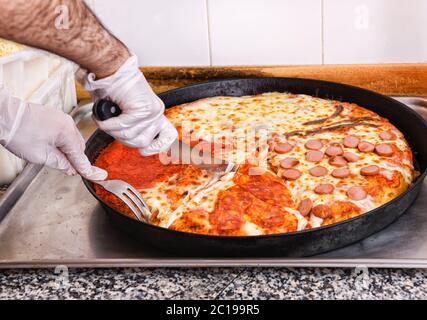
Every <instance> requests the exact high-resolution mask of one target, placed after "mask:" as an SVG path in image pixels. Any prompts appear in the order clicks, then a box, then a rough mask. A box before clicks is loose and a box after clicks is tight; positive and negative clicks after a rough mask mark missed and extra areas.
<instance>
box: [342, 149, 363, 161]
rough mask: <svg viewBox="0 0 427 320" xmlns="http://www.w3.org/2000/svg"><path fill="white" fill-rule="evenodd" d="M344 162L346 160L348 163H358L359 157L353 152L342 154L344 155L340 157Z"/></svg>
mask: <svg viewBox="0 0 427 320" xmlns="http://www.w3.org/2000/svg"><path fill="white" fill-rule="evenodd" d="M342 156H343V157H344V158H345V160H347V161H348V162H356V161H359V156H358V155H357V154H355V153H353V152H349V151H347V152H344V154H343V155H342Z"/></svg>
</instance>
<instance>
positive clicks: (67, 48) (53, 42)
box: [0, 0, 177, 180]
mask: <svg viewBox="0 0 427 320" xmlns="http://www.w3.org/2000/svg"><path fill="white" fill-rule="evenodd" d="M59 5H61V6H64V5H65V6H67V7H68V10H69V12H70V13H71V26H70V28H69V29H68V30H66V31H64V30H62V29H61V28H57V26H56V25H55V24H54V23H53V21H56V18H57V12H56V8H57V7H58V6H59ZM34 17H37V19H34ZM33 20H37V21H34V22H31V23H28V21H33ZM21 25H25V26H26V28H21V27H20V26H21ZM0 37H2V38H6V39H9V40H12V41H16V42H19V43H23V44H27V45H30V46H33V47H38V48H41V49H44V50H47V51H50V52H53V53H56V54H58V55H60V56H63V57H65V58H67V59H69V60H72V61H74V62H76V63H77V64H78V65H80V66H81V67H82V68H83V69H86V70H89V71H90V72H91V73H89V74H87V75H86V76H85V77H84V79H80V80H81V82H82V83H83V84H84V86H85V88H86V89H87V90H88V91H89V92H90V93H91V95H92V97H93V99H94V101H96V100H98V99H100V98H108V99H111V100H112V101H113V102H115V103H117V104H118V105H119V106H120V109H121V112H122V113H121V114H120V115H119V116H118V117H115V118H111V119H108V120H105V121H99V120H96V123H97V125H98V126H99V127H100V128H101V129H102V130H104V131H105V132H107V133H108V134H110V135H111V136H113V137H115V138H116V139H118V140H120V141H121V142H122V143H123V144H125V145H127V146H129V147H133V148H139V149H140V150H141V153H142V154H143V155H151V154H156V153H159V152H162V151H165V150H167V149H168V148H169V146H170V145H171V144H172V142H173V141H174V140H175V139H176V138H177V132H176V130H175V128H174V127H173V126H172V125H171V124H170V123H169V121H168V120H167V119H166V117H165V116H164V115H163V111H164V105H163V102H162V101H161V100H160V99H159V98H158V97H157V96H156V95H155V94H154V92H153V91H152V90H151V88H150V86H149V85H148V83H147V81H146V80H145V78H144V76H143V74H142V73H141V72H140V70H139V69H138V61H137V58H136V57H135V56H134V55H130V54H129V51H128V50H127V48H126V46H124V45H123V43H121V42H120V41H119V40H118V39H117V38H115V37H114V36H113V35H112V34H111V33H110V32H109V31H108V30H107V29H106V28H104V26H103V25H102V24H101V23H100V22H99V20H98V19H97V18H96V16H95V15H94V14H93V13H92V12H91V11H90V9H89V8H88V7H87V6H86V5H85V3H84V2H83V1H82V0H51V1H50V2H49V6H47V5H46V2H45V0H28V1H26V2H25V5H23V4H21V3H18V2H14V1H9V0H0ZM0 144H1V145H3V146H5V147H6V148H7V149H8V150H9V151H11V152H13V153H14V154H15V155H17V156H19V157H21V158H23V159H25V160H27V161H29V162H32V163H36V164H45V165H47V166H49V167H52V168H55V169H59V170H61V171H63V172H64V173H66V174H69V175H72V174H76V173H79V174H81V175H82V176H83V177H85V178H87V179H90V180H104V179H105V178H106V177H107V172H106V171H105V170H102V169H100V168H97V167H94V166H92V165H91V164H90V162H89V160H88V158H87V157H86V155H85V154H84V149H85V144H84V140H83V138H82V136H81V134H80V132H79V131H78V129H77V127H76V125H75V124H74V122H73V120H72V118H71V117H70V116H69V115H66V114H64V113H63V112H61V111H59V110H52V109H47V108H46V107H43V106H41V105H36V104H32V103H27V102H24V101H22V100H20V99H17V98H15V97H12V96H11V95H10V93H9V92H8V91H7V90H6V89H4V88H2V87H1V85H0Z"/></svg>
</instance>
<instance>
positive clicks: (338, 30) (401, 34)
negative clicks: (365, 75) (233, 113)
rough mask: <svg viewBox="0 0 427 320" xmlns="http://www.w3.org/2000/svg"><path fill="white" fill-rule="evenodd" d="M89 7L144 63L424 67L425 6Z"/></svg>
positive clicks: (196, 1) (313, 2) (213, 2)
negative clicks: (422, 65)
mask: <svg viewBox="0 0 427 320" xmlns="http://www.w3.org/2000/svg"><path fill="white" fill-rule="evenodd" d="M86 1H87V2H88V4H90V6H91V7H92V9H93V10H94V11H95V13H97V15H98V16H99V17H100V19H101V20H102V21H103V22H104V24H105V25H106V26H107V27H108V28H110V29H111V30H112V31H113V32H114V33H115V34H116V35H117V36H118V37H119V38H120V39H121V40H122V41H123V42H125V43H126V44H127V45H128V46H129V47H130V48H131V50H132V51H134V52H135V53H137V55H138V56H139V58H140V63H141V64H142V65H149V66H161V65H164V66H190V65H191V66H200V65H209V64H212V65H274V64H285V65H286V64H321V63H328V64H334V63H405V62H427V27H426V21H427V0H86ZM322 13H323V16H322Z"/></svg>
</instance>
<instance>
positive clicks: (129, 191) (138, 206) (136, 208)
mask: <svg viewBox="0 0 427 320" xmlns="http://www.w3.org/2000/svg"><path fill="white" fill-rule="evenodd" d="M93 182H94V183H97V184H99V185H101V186H102V187H103V188H104V189H105V190H107V191H109V192H111V193H112V194H114V195H116V196H117V197H119V199H120V200H122V201H123V202H124V203H125V204H126V205H127V206H128V207H129V209H130V210H131V211H132V213H133V214H134V215H135V216H136V217H137V219H138V220H139V221H145V222H149V221H150V217H151V211H150V208H149V207H148V205H147V203H146V202H145V200H144V199H143V198H142V196H141V194H140V193H139V192H138V190H136V189H135V188H134V187H132V186H131V185H130V184H128V183H126V182H124V181H121V180H106V181H93Z"/></svg>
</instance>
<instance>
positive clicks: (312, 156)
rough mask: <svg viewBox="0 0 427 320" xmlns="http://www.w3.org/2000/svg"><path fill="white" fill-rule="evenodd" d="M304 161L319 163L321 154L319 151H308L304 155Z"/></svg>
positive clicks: (321, 157)
mask: <svg viewBox="0 0 427 320" xmlns="http://www.w3.org/2000/svg"><path fill="white" fill-rule="evenodd" d="M305 159H306V160H307V161H310V162H319V161H322V159H323V152H322V151H319V150H310V151H308V152H307V153H306V154H305Z"/></svg>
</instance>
